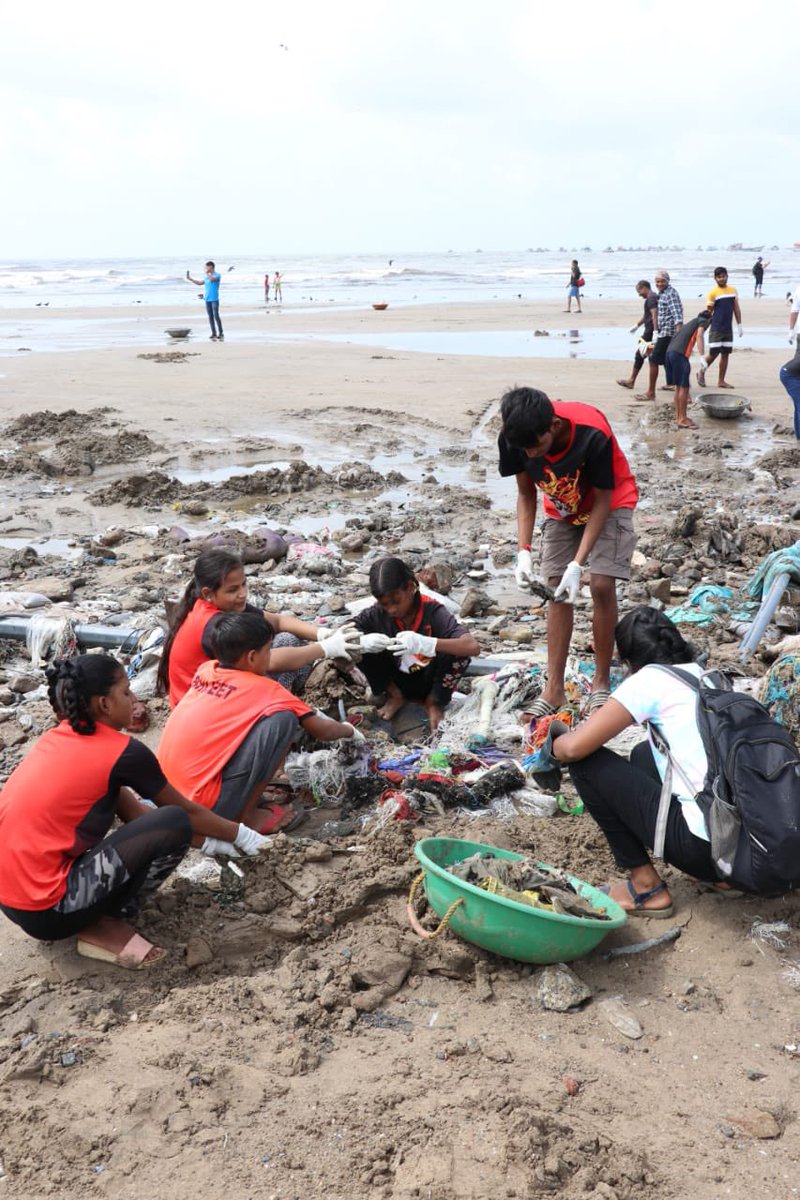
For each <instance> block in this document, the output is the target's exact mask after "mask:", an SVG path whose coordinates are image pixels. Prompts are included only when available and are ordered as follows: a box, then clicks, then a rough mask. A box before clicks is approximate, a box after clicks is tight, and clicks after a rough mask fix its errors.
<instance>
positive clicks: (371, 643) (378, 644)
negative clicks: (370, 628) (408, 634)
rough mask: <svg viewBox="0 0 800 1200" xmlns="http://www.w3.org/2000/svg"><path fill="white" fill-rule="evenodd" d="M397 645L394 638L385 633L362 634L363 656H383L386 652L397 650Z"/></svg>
mask: <svg viewBox="0 0 800 1200" xmlns="http://www.w3.org/2000/svg"><path fill="white" fill-rule="evenodd" d="M396 648H397V644H396V642H395V639H394V638H391V637H389V636H388V634H385V633H362V634H361V653H362V654H383V653H384V652H385V651H386V650H395V649H396Z"/></svg>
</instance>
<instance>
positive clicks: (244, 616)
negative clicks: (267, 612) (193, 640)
mask: <svg viewBox="0 0 800 1200" xmlns="http://www.w3.org/2000/svg"><path fill="white" fill-rule="evenodd" d="M274 633H275V630H274V629H273V628H272V626H271V625H270V623H269V621H267V620H266V618H265V617H263V616H262V615H261V613H250V612H243V613H225V614H224V616H221V617H219V618H218V619H217V620H216V621H215V622H214V631H213V633H212V635H211V645H212V646H213V647H214V653H215V654H216V656H217V658H218V659H219V661H220V663H221V664H222V666H224V667H230V666H232V665H233V663H236V662H238V661H239V659H240V658H241V657H242V655H243V654H247V652H248V651H249V650H260V649H261V647H262V646H266V645H268V644H269V643H270V642H271V641H272V638H273V635H274Z"/></svg>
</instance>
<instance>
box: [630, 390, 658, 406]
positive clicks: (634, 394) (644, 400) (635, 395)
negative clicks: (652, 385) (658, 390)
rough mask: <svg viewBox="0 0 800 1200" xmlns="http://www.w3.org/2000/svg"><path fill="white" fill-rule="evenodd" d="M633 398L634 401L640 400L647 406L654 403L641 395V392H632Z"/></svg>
mask: <svg viewBox="0 0 800 1200" xmlns="http://www.w3.org/2000/svg"><path fill="white" fill-rule="evenodd" d="M633 398H634V400H641V401H643V402H646V403H647V404H653V403H654V401H653V400H651V398H650V397H649V396H645V395H643V393H642V392H634V393H633Z"/></svg>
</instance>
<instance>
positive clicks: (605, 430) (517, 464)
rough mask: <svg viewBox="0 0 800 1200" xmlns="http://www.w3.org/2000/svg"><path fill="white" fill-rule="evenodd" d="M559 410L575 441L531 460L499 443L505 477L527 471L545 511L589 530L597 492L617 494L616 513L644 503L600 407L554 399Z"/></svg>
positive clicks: (613, 505)
mask: <svg viewBox="0 0 800 1200" xmlns="http://www.w3.org/2000/svg"><path fill="white" fill-rule="evenodd" d="M552 405H553V411H554V413H555V415H556V416H557V417H560V418H561V420H562V421H566V422H567V423H568V424H569V426H570V436H569V441H568V442H567V445H566V447H565V448H564V450H562V451H561V453H560V454H555V455H542V456H541V457H540V458H528V456H527V455H526V454H525V451H524V450H518V449H517V448H516V447H514V446H509V444H508V442H507V441H506V439H505V438H504V437H503V434H502V433H501V434H500V436H499V438H498V443H497V444H498V449H499V452H500V474H501V475H503V476H507V475H518V474H520V472H523V471H524V472H525V474H526V475H527V476H528V477H529V479H530V481H531V487H537V488H538V489H539V490H540V491H541V492H542V494H543V499H544V511H545V513H546V515H547V516H548V517H552V518H553V519H554V520H556V521H568V522H569V523H570V524H571V525H585V524H586V522H587V521H588V519H589V513H590V512H591V511H592V507H593V505H594V499H595V488H601V489H603V490H604V491H610V492H611V508H612V509H615V508H635V507H636V503H637V501H638V499H639V490H638V488H637V486H636V480H635V479H634V477H633V473H632V471H631V469H630V467H629V466H628V460H627V459H626V457H625V455H624V454H623V452H622V450H621V449H620V446H619V443H618V441H617V439H616V437H615V436H614V433H613V431H612V429H611V426H610V425H609V423H608V421H607V420H606V417H605V415H604V414H603V413H602V412H601V411H600V409H599V408H594V407H593V406H592V405H591V404H580V403H578V402H575V401H571V400H553V401H552Z"/></svg>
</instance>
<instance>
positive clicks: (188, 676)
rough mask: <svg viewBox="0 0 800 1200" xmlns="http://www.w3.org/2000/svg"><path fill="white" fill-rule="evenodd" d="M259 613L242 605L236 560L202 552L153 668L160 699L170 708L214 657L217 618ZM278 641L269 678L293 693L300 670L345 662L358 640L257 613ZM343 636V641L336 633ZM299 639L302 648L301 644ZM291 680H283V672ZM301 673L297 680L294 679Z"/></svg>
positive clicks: (243, 592)
mask: <svg viewBox="0 0 800 1200" xmlns="http://www.w3.org/2000/svg"><path fill="white" fill-rule="evenodd" d="M245 611H247V612H255V613H260V612H261V611H262V610H261V609H258V608H256V607H255V606H254V605H252V604H248V603H247V581H246V579H245V575H244V566H243V564H242V560H241V559H240V558H239V556H238V555H236V554H231V553H230V551H228V550H204V551H203V553H202V554H201V555H200V556H199V557H198V559H197V562H196V563H195V565H194V575H193V577H192V580H191V582H190V583H189V585H188V586H187V588H186V591H185V592H184V594H183V596H182V598H181V600H180V602H179V603H178V606H177V608H176V609H175V612H174V613H173V616H172V621H171V623H170V631H169V633H168V634H167V639H166V641H165V642H164V649H163V651H162V654H161V663H160V666H159V669H158V686H159V690H160V692H161V694H162V695H163V694H164V693H165V692H168V693H169V702H170V707H171V708H174V707H175V705H176V704H177V703H178V701H179V700H180V699H181V698H182V697H183V696H184V695H185V694H186V691H187V689H188V687H189V684H190V683H191V682H192V678H193V677H194V673H195V671H196V670H197V668H198V667H199V666H200V663H201V662H206V661H207V660H208V659H209V658H213V657H214V649H213V644H212V639H213V635H214V627H215V625H216V622H217V621H218V619H219V617H220V616H221V615H222V614H223V613H233V612H245ZM263 616H264V618H265V620H266V621H267V622H268V623H269V625H270V626H271V628H272V632H273V634H277V635H278V638H277V640H275V641H274V642H273V647H272V653H271V659H270V661H271V667H270V674H271V675H273V676H275V677H277V676H279V675H283V676H284V678H283V679H281V682H282V683H284V685H285V686H287V687H288V686H289V683H290V682H291V683H292V684H293V685H294V686H293V687H292V689H291V690H293V691H297V690H299V686H301V685H302V683H305V678H306V675H307V674H308V671H307V670H306V672H305V674H302V668H304V667H307V668H310V665H311V663H314V662H317V661H318V660H319V659H321V658H349V654H348V643H350V645H349V648H350V649H354V648H357V647H358V644H359V638H358V635H357V634H355V636H354V635H353V632H352V631H351V629H350V628H349V627H344V629H343V630H342V629H338V630H333V629H330V628H328V627H327V626H322V625H312V624H310V623H309V622H307V621H299V620H298V619H297V618H296V617H293V616H290V615H287V614H286V613H273V612H266V611H264V612H263ZM342 632H344V634H345V636H344V639H343V638H342V636H341V634H342ZM300 639H303V640H304V641H305V642H306V643H307V644H306V645H301V643H300ZM289 672H291V673H293V675H294V678H292V679H291V680H289V679H287V678H286V674H287V673H289ZM301 674H302V679H300V678H298V677H299V676H300V675H301Z"/></svg>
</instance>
